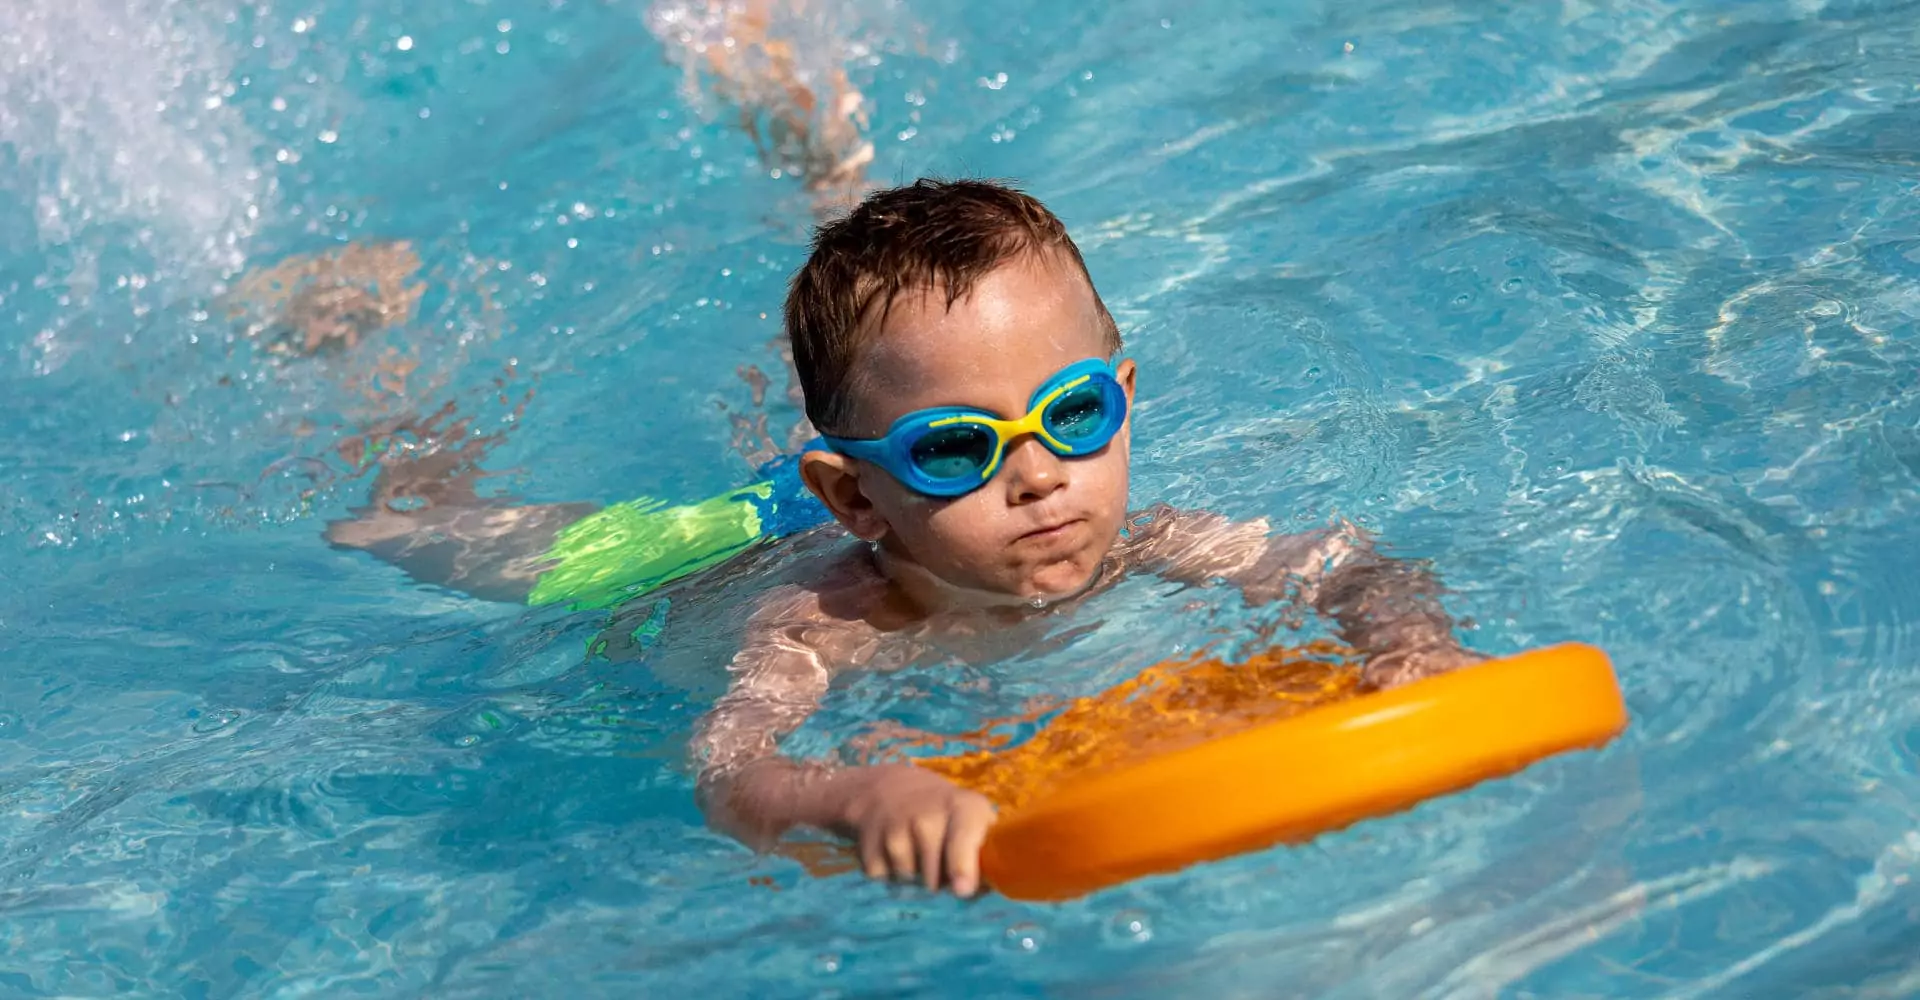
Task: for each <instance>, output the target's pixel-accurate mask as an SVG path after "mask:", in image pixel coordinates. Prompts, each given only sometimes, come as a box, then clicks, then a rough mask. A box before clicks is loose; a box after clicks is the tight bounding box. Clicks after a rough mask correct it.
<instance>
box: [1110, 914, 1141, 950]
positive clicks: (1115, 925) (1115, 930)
mask: <svg viewBox="0 0 1920 1000" xmlns="http://www.w3.org/2000/svg"><path fill="white" fill-rule="evenodd" d="M1106 937H1107V940H1108V941H1109V942H1111V943H1113V944H1146V943H1147V942H1148V941H1151V940H1153V924H1152V923H1151V922H1150V921H1148V919H1147V914H1146V912H1145V911H1144V910H1121V911H1120V912H1119V913H1116V914H1114V915H1113V917H1112V919H1110V920H1108V921H1107V934H1106Z"/></svg>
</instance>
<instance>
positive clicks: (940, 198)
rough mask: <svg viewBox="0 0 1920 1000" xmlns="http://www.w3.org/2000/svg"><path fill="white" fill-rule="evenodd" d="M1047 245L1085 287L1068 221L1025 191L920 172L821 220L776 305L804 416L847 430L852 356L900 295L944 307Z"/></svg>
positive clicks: (1114, 339)
mask: <svg viewBox="0 0 1920 1000" xmlns="http://www.w3.org/2000/svg"><path fill="white" fill-rule="evenodd" d="M1049 251H1051V252H1057V253H1064V254H1065V255H1066V256H1067V258H1068V259H1070V260H1072V261H1073V264H1074V266H1075V267H1076V268H1078V269H1079V271H1080V273H1081V274H1082V275H1083V276H1085V277H1086V279H1087V286H1088V287H1089V288H1091V287H1092V286H1093V277H1092V275H1089V274H1088V273H1087V263H1086V261H1085V260H1084V259H1082V258H1081V256H1080V248H1079V247H1076V246H1074V244H1073V240H1072V239H1071V238H1070V237H1068V236H1067V227H1066V226H1064V225H1062V224H1061V222H1060V220H1059V219H1058V218H1056V217H1055V216H1054V214H1053V213H1052V212H1049V211H1047V207H1046V206H1045V205H1042V204H1040V202H1039V201H1038V200H1037V199H1035V198H1034V197H1032V196H1031V195H1028V194H1026V193H1024V192H1022V191H1019V190H1017V189H1015V188H1013V187H1010V186H1008V185H1005V184H1000V183H995V182H992V181H981V180H958V181H944V180H934V179H928V178H922V179H921V180H918V181H915V182H913V183H912V184H909V185H907V186H905V187H897V188H892V189H889V190H884V191H876V192H874V193H873V194H871V195H868V196H867V198H866V200H864V201H862V202H861V203H860V205H859V206H858V207H856V208H855V209H854V210H853V211H852V212H851V213H849V214H848V215H847V216H846V217H844V218H841V219H838V220H835V221H833V222H830V223H827V224H826V225H823V226H821V227H820V228H819V230H818V231H816V232H815V233H814V237H813V251H812V253H811V254H809V255H808V257H807V262H806V264H805V265H804V266H803V267H801V268H800V273H799V274H796V275H794V278H793V283H792V284H791V285H790V286H789V287H788V289H787V302H786V310H785V312H786V316H785V321H786V328H787V337H788V339H789V340H790V341H791V342H792V344H793V364H794V368H795V369H796V370H797V371H798V372H799V374H800V388H801V390H802V392H804V393H805V394H806V400H807V418H808V419H809V420H811V421H813V425H814V427H815V428H817V429H818V430H820V431H822V432H826V433H831V432H833V431H844V430H846V427H845V424H846V421H848V420H849V419H851V410H852V406H853V400H852V395H853V394H852V393H851V392H850V391H849V389H850V388H851V386H850V382H851V380H852V375H853V368H854V362H855V361H856V360H857V359H858V357H859V354H860V349H861V348H862V347H863V346H864V345H865V343H866V342H867V340H868V339H870V338H871V337H872V336H873V334H874V333H875V332H876V331H878V330H879V329H880V327H881V326H882V325H883V324H884V322H885V320H886V314H887V310H888V309H889V308H891V307H892V304H893V302H894V300H895V299H896V298H898V297H899V296H900V295H901V294H902V293H904V292H908V291H912V290H915V289H922V288H924V289H929V290H931V289H933V288H939V289H941V290H943V291H944V292H945V293H946V296H947V305H948V307H952V305H953V303H954V302H956V301H958V300H959V299H960V298H961V297H963V296H965V295H966V294H967V293H969V292H971V291H972V290H973V286H974V283H975V282H977V281H979V280H980V279H981V278H983V277H985V276H986V275H987V273H988V272H990V271H992V270H993V269H994V268H996V267H999V266H1000V265H1002V264H1005V263H1006V262H1008V261H1010V260H1013V259H1015V258H1017V257H1019V256H1021V255H1022V254H1027V253H1036V252H1049ZM1093 299H1094V302H1095V303H1096V304H1098V306H1099V309H1100V320H1101V324H1102V325H1103V326H1104V327H1105V328H1106V330H1105V332H1106V346H1107V350H1108V351H1109V353H1111V352H1116V351H1118V350H1120V329H1119V327H1117V326H1116V325H1114V322H1113V316H1112V315H1111V314H1109V313H1108V312H1107V307H1106V304H1105V303H1104V302H1101V301H1100V293H1099V292H1097V291H1096V292H1094V296H1093ZM876 309H877V313H876Z"/></svg>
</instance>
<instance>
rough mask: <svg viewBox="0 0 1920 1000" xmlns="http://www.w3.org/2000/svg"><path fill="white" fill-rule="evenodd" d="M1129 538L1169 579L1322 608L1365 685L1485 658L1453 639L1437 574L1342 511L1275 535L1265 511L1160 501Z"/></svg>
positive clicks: (1424, 674) (1255, 598)
mask: <svg viewBox="0 0 1920 1000" xmlns="http://www.w3.org/2000/svg"><path fill="white" fill-rule="evenodd" d="M1129 544H1130V545H1132V546H1133V547H1134V549H1135V552H1136V557H1137V558H1139V559H1140V560H1141V563H1142V564H1143V565H1144V566H1145V567H1146V568H1149V569H1151V570H1153V571H1154V572H1157V573H1159V574H1160V575H1162V576H1165V577H1167V578H1169V579H1174V580H1182V581H1186V582H1191V583H1203V582H1208V581H1214V580H1222V581H1225V582H1228V583H1232V584H1234V585H1235V586H1238V587H1239V588H1240V589H1241V592H1242V593H1244V594H1245V595H1246V597H1247V600H1249V601H1250V602H1253V603H1256V604H1264V603H1267V602H1269V601H1273V600H1278V599H1281V598H1291V599H1294V600H1299V601H1302V602H1303V603H1306V604H1309V605H1311V606H1313V607H1314V608H1315V609H1317V610H1319V611H1320V612H1322V613H1324V614H1326V615H1329V616H1330V617H1332V618H1333V619H1334V621H1335V622H1336V623H1337V624H1338V625H1339V629H1340V634H1341V638H1343V639H1344V640H1346V642H1347V644H1348V645H1350V646H1352V647H1353V648H1354V649H1355V650H1357V651H1358V652H1360V653H1361V654H1362V655H1363V656H1365V657H1366V667H1365V672H1366V678H1367V681H1368V683H1370V684H1372V685H1373V686H1375V687H1382V688H1386V687H1394V686H1397V685H1400V684H1405V683H1407V682H1408V681H1414V680H1418V679H1420V678H1422V677H1431V676H1433V675H1435V674H1440V673H1445V672H1446V671H1448V670H1452V669H1454V668H1456V667H1462V666H1466V665H1468V664H1471V663H1478V662H1480V661H1481V660H1484V659H1486V658H1487V657H1486V656H1485V655H1484V654H1481V653H1477V652H1474V651H1472V650H1469V649H1466V648H1465V647H1463V646H1461V645H1460V642H1459V640H1457V639H1455V638H1454V635H1453V625H1454V623H1453V619H1452V618H1451V617H1450V616H1449V615H1448V614H1447V613H1446V610H1445V609H1444V608H1443V607H1442V606H1441V604H1440V594H1441V586H1440V582H1439V580H1438V579H1436V578H1435V577H1434V575H1433V574H1432V573H1431V572H1429V571H1428V570H1427V568H1426V567H1425V566H1424V565H1422V564H1421V563H1418V562H1414V561H1410V560H1405V559H1395V558H1392V557H1390V556H1385V555H1382V554H1380V552H1379V551H1378V549H1376V548H1375V547H1374V544H1373V539H1372V537H1371V536H1370V535H1368V534H1367V532H1365V531H1364V530H1363V529H1361V528H1360V527H1359V526H1358V525H1355V524H1353V523H1351V522H1348V521H1345V520H1342V521H1340V522H1338V523H1336V524H1334V525H1332V526H1330V527H1328V528H1326V529H1323V530H1320V531H1315V532H1308V533H1304V534H1291V535H1289V534H1280V535H1276V534H1273V533H1272V532H1271V530H1270V529H1269V527H1268V525H1267V523H1266V521H1265V519H1259V520H1254V521H1230V520H1228V519H1227V518H1225V517H1223V516H1221V515H1219V514H1214V513H1211V512H1206V511H1175V510H1173V509H1171V508H1167V507H1160V508H1156V509H1155V510H1154V511H1153V512H1151V513H1150V515H1149V516H1148V517H1147V518H1144V519H1136V521H1135V522H1134V526H1133V531H1132V534H1131V537H1130V539H1129Z"/></svg>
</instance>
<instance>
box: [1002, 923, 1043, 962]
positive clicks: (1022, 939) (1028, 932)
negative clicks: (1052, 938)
mask: <svg viewBox="0 0 1920 1000" xmlns="http://www.w3.org/2000/svg"><path fill="white" fill-rule="evenodd" d="M1005 938H1006V943H1007V947H1008V948H1011V949H1013V950H1014V951H1017V952H1020V953H1021V954H1023V955H1031V954H1033V953H1035V952H1037V951H1039V950H1040V947H1041V945H1044V944H1046V943H1047V931H1046V928H1044V927H1041V926H1040V925H1039V924H1036V923H1033V922H1031V921H1026V920H1023V921H1021V922H1019V923H1017V924H1014V925H1013V926H1012V927H1009V928H1007V932H1006V934H1005Z"/></svg>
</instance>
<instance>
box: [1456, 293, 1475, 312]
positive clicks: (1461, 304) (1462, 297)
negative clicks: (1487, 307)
mask: <svg viewBox="0 0 1920 1000" xmlns="http://www.w3.org/2000/svg"><path fill="white" fill-rule="evenodd" d="M1472 304H1473V296H1471V295H1468V294H1467V293H1465V292H1461V293H1460V294H1459V295H1456V296H1454V297H1453V305H1454V308H1456V309H1465V308H1466V307H1468V306H1470V305H1472Z"/></svg>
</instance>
